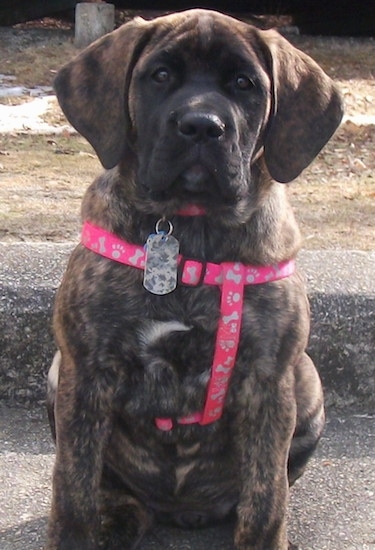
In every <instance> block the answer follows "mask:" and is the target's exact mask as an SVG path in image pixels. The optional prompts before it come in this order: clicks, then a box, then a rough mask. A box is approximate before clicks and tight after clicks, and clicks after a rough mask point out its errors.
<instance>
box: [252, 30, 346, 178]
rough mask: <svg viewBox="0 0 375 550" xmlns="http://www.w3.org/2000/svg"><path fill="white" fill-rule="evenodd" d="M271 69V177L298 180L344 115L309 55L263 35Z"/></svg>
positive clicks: (267, 154)
mask: <svg viewBox="0 0 375 550" xmlns="http://www.w3.org/2000/svg"><path fill="white" fill-rule="evenodd" d="M261 34H262V35H263V38H264V43H265V45H266V50H267V53H268V57H269V59H270V64H271V75H270V76H271V81H272V88H273V90H272V94H273V112H272V114H271V119H270V122H269V127H268V131H267V134H266V136H265V143H264V154H265V161H266V164H267V167H268V170H269V172H270V174H271V176H272V177H273V178H274V179H275V180H276V181H278V182H281V183H287V182H289V181H291V180H293V179H294V178H296V177H297V176H298V175H299V174H300V173H301V172H302V170H303V169H304V168H306V167H307V166H308V165H309V164H310V162H312V160H313V159H314V158H315V157H316V155H317V154H318V153H319V151H320V150H321V149H322V147H323V146H324V145H325V144H326V143H327V141H328V140H329V139H330V137H331V136H332V134H333V133H334V132H335V130H336V128H337V127H338V126H339V124H340V121H341V119H342V115H343V107H342V100H341V96H340V94H339V92H338V90H337V88H336V87H335V85H334V83H333V82H332V80H331V79H330V78H329V77H328V76H327V75H326V74H325V72H324V71H323V70H322V69H321V68H320V67H319V65H317V63H315V61H313V60H312V59H311V58H310V57H309V56H307V55H306V54H304V53H303V52H301V51H299V50H298V49H297V48H294V46H292V45H291V44H290V43H289V42H288V41H287V40H285V39H284V38H283V37H281V36H280V35H279V34H278V33H277V32H275V31H261Z"/></svg>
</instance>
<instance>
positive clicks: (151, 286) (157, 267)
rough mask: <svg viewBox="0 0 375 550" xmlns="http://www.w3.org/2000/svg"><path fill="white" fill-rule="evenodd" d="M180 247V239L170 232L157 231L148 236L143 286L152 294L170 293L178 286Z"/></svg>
mask: <svg viewBox="0 0 375 550" xmlns="http://www.w3.org/2000/svg"><path fill="white" fill-rule="evenodd" d="M171 228H172V226H171V225H170V232H171V231H172V229H171ZM156 230H157V231H158V227H157V229H156ZM179 248H180V245H179V242H178V240H177V239H176V238H175V237H173V236H172V235H171V234H170V233H168V234H165V233H164V232H162V233H158V232H157V233H155V234H151V235H150V236H149V237H148V239H147V241H146V261H145V269H144V276H143V286H144V287H145V288H146V289H147V290H148V291H149V292H151V293H152V294H159V295H163V294H169V293H170V292H172V291H173V290H174V289H175V288H176V286H177V267H178V252H179Z"/></svg>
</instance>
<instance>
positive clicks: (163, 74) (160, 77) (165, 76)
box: [152, 67, 170, 84]
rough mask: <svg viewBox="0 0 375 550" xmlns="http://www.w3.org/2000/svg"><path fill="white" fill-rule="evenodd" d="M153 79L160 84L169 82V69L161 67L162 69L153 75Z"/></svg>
mask: <svg viewBox="0 0 375 550" xmlns="http://www.w3.org/2000/svg"><path fill="white" fill-rule="evenodd" d="M152 78H153V79H154V80H155V82H158V83H159V84H164V83H166V82H168V81H169V79H170V74H169V71H168V69H166V68H165V67H160V69H156V71H154V72H153V73H152Z"/></svg>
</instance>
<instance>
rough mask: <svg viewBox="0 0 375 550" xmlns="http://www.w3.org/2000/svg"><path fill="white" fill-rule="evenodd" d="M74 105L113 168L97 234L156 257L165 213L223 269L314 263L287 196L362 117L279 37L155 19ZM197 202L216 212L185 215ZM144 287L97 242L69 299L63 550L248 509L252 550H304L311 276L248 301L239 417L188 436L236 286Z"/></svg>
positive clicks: (240, 547)
mask: <svg viewBox="0 0 375 550" xmlns="http://www.w3.org/2000/svg"><path fill="white" fill-rule="evenodd" d="M56 91H57V96H58V99H59V101H60V104H61V106H62V109H63V111H64V112H65V114H66V116H67V117H68V119H69V120H70V122H71V123H72V124H73V125H74V126H75V127H76V128H77V130H78V131H79V132H80V133H81V134H83V135H84V136H85V137H86V138H87V139H88V140H89V141H90V143H91V144H92V145H93V146H94V148H95V150H96V152H97V154H98V156H99V158H100V160H101V162H102V164H103V165H104V167H105V168H106V169H107V171H106V172H105V173H104V174H103V175H101V176H100V177H99V178H98V179H96V181H94V183H93V184H92V185H91V187H90V188H89V189H88V191H87V193H86V196H85V198H84V201H83V207H82V216H83V219H84V220H89V221H91V222H92V223H93V224H95V225H96V226H99V227H101V228H103V229H105V230H107V231H110V232H111V233H113V234H115V235H116V236H117V237H119V238H121V239H122V240H124V241H127V242H129V243H134V244H136V245H140V246H143V245H144V243H145V241H146V239H147V237H148V235H149V234H150V233H153V232H154V230H155V224H156V222H157V221H158V220H159V219H160V218H164V217H165V218H166V219H167V220H168V221H170V222H171V223H172V224H173V236H175V237H176V238H177V239H178V240H179V243H180V252H181V254H182V255H183V256H184V257H187V258H196V259H198V260H201V261H208V262H214V263H217V264H220V263H222V262H242V264H245V265H247V264H256V265H271V264H274V263H276V262H281V261H285V260H289V259H292V258H294V257H295V256H296V254H297V252H298V250H299V247H300V236H299V232H298V229H297V226H296V222H295V219H294V216H293V213H292V211H291V208H290V206H289V204H288V201H287V198H286V191H285V187H284V186H283V185H281V183H285V182H289V181H291V180H292V179H294V178H295V177H296V176H297V175H298V174H299V173H300V172H301V171H302V170H303V169H304V168H305V167H306V166H307V165H308V164H309V163H310V162H311V161H312V160H313V158H314V157H315V156H316V155H317V153H318V152H319V151H320V149H321V148H322V147H323V146H324V144H325V143H326V142H327V141H328V139H329V138H330V137H331V135H332V134H333V132H334V131H335V129H336V128H337V126H338V125H339V123H340V120H341V116H342V107H341V100H340V97H339V94H338V92H337V90H336V89H335V87H334V85H333V83H332V82H331V80H330V79H329V78H328V77H327V76H326V75H325V74H324V72H323V71H322V70H321V69H320V68H319V67H318V66H317V65H316V64H315V62H314V61H312V59H310V58H309V57H308V56H306V55H304V54H303V53H302V52H300V51H298V50H297V49H295V48H294V47H292V46H291V45H290V44H289V43H288V42H287V41H286V40H285V39H284V38H282V37H281V36H279V35H278V34H277V33H276V32H274V31H260V30H258V29H256V28H253V27H251V26H249V25H247V24H245V23H242V22H239V21H236V20H234V19H232V18H230V17H226V16H224V15H221V14H218V13H215V12H212V11H204V10H192V11H187V12H182V13H178V14H174V15H169V16H166V17H162V18H158V19H156V20H153V21H150V22H146V21H144V20H142V19H139V18H137V19H135V20H133V21H132V22H130V23H128V24H127V25H125V26H123V27H121V28H120V29H118V30H116V31H114V32H113V33H110V34H109V35H107V36H106V37H104V38H103V39H100V40H99V41H97V42H96V43H94V44H93V45H91V46H90V47H89V48H87V49H86V50H84V51H83V52H82V53H81V54H80V55H78V57H76V58H75V59H74V60H73V61H72V62H70V63H68V64H67V65H66V66H65V67H64V68H63V69H62V70H61V71H60V73H59V74H58V76H57V79H56ZM275 180H276V181H275ZM280 182H281V183H280ZM189 205H195V206H199V207H200V209H201V210H202V209H203V210H204V214H203V215H199V216H194V217H192V216H186V215H184V214H183V213H181V208H182V207H186V206H189ZM142 277H143V272H142V270H140V269H136V268H134V267H130V266H127V265H122V264H120V263H118V262H116V261H113V260H111V259H107V258H104V257H102V256H101V255H99V254H96V253H94V252H93V251H91V250H88V249H87V248H86V247H84V246H83V245H79V246H78V247H77V248H76V249H75V251H74V252H73V254H72V257H71V259H70V262H69V265H68V269H67V271H66V274H65V276H64V279H63V282H62V285H61V288H60V290H59V292H58V296H57V301H56V308H55V317H54V326H55V332H56V338H57V343H58V347H59V349H60V352H61V355H60V352H58V354H57V356H56V358H55V362H54V365H53V367H52V369H51V372H50V376H49V380H50V389H49V392H50V405H51V418H52V423H53V429H55V427H56V439H57V456H56V465H55V471H54V479H53V503H52V510H51V515H50V521H49V531H48V543H47V548H48V549H49V550H55V549H59V550H63V549H64V550H65V549H66V550H94V549H98V548H103V547H104V548H107V549H117V548H121V549H129V548H133V547H135V545H136V544H137V542H138V541H139V539H140V537H141V535H142V534H143V533H144V531H145V529H146V528H148V527H149V525H150V523H151V521H152V520H153V519H155V518H156V520H161V521H170V522H174V523H177V524H179V525H181V526H187V527H195V526H201V525H205V524H206V523H208V522H211V521H215V520H222V519H223V518H224V517H226V516H228V515H229V514H230V513H231V512H235V513H236V516H237V523H236V528H235V534H234V540H235V548H236V549H237V550H245V549H246V550H276V549H277V550H285V549H286V548H288V540H287V529H286V507H287V502H288V479H289V485H290V484H291V483H293V482H294V481H295V480H296V479H297V478H298V477H299V476H300V475H301V473H302V471H303V469H304V467H305V464H306V462H307V460H308V459H309V457H310V455H311V453H312V452H313V450H314V448H315V446H316V444H317V442H318V440H319V437H320V435H321V432H322V428H323V423H324V412H323V397H322V390H321V384H320V381H319V377H318V375H317V372H316V370H315V368H314V365H313V364H312V362H311V360H310V359H309V357H308V356H307V355H306V353H305V348H306V344H307V339H308V332H309V307H308V303H307V300H306V295H305V290H304V284H303V280H302V278H301V276H300V275H299V274H298V273H295V274H293V275H291V276H289V277H287V278H284V279H282V280H278V281H273V282H268V283H265V284H261V285H256V286H246V288H245V298H244V306H243V313H242V329H241V338H240V344H239V349H238V353H237V358H236V364H235V368H234V371H233V374H232V377H231V379H230V384H229V391H228V394H227V396H226V399H225V404H224V411H223V414H222V417H221V419H219V420H217V421H216V422H213V423H211V424H207V425H200V424H197V423H195V424H190V425H182V424H178V423H175V424H174V426H173V428H172V429H170V430H168V431H163V430H161V429H159V428H158V427H157V426H156V424H155V419H156V418H163V417H164V418H170V419H172V420H173V419H174V420H176V419H178V418H180V417H182V416H186V415H189V414H192V413H194V412H196V411H200V410H202V408H203V406H204V402H205V398H206V391H207V384H208V381H209V379H210V371H211V365H212V357H213V352H214V347H215V338H216V332H217V325H218V319H219V314H220V287H218V286H212V285H207V284H200V285H198V286H183V285H181V284H178V286H177V288H176V289H175V290H174V291H173V292H171V293H169V294H166V295H163V296H159V295H154V294H152V293H151V292H149V291H147V290H146V289H145V288H144V287H143V285H142ZM52 408H53V409H54V415H55V419H56V425H55V427H54V419H53V414H52Z"/></svg>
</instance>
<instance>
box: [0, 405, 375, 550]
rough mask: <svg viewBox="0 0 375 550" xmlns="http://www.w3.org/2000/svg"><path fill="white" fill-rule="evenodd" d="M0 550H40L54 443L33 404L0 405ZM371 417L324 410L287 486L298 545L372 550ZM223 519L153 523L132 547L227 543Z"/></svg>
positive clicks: (202, 549) (148, 549)
mask: <svg viewBox="0 0 375 550" xmlns="http://www.w3.org/2000/svg"><path fill="white" fill-rule="evenodd" d="M0 434H1V435H0V456H1V461H0V509H1V510H2V514H1V516H0V549H1V550H24V549H25V548H27V549H28V550H40V549H41V548H42V547H43V543H44V540H45V529H46V515H47V513H48V507H49V501H50V487H51V471H52V467H53V460H54V449H53V446H52V444H51V440H50V435H49V430H48V427H47V420H46V416H45V414H44V413H43V412H41V411H40V410H31V411H27V410H25V409H21V408H14V409H11V408H2V409H0ZM374 459H375V423H374V417H373V416H369V415H355V414H350V413H349V412H348V413H346V414H345V415H341V416H338V415H337V414H333V413H331V414H329V420H328V423H327V428H326V432H325V435H324V437H323V439H322V442H321V445H320V447H319V449H318V452H317V453H316V455H315V458H314V459H313V460H312V462H311V465H310V467H309V469H308V471H307V472H306V474H305V475H304V477H303V478H302V479H301V480H300V481H299V482H298V483H297V484H296V486H295V488H294V489H293V491H292V498H291V504H290V516H291V520H290V538H291V539H292V540H293V541H294V542H298V543H299V545H300V549H301V550H375V506H374V501H375V460H374ZM231 533H232V529H231V526H224V525H220V526H218V527H215V528H210V529H205V530H201V531H192V532H189V531H181V530H179V529H167V528H161V527H157V528H156V529H155V530H154V531H153V532H152V533H151V534H150V535H149V536H148V537H147V539H145V541H144V542H143V544H142V545H141V548H140V550H207V549H212V548H215V550H232V548H233V547H232V544H231Z"/></svg>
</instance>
